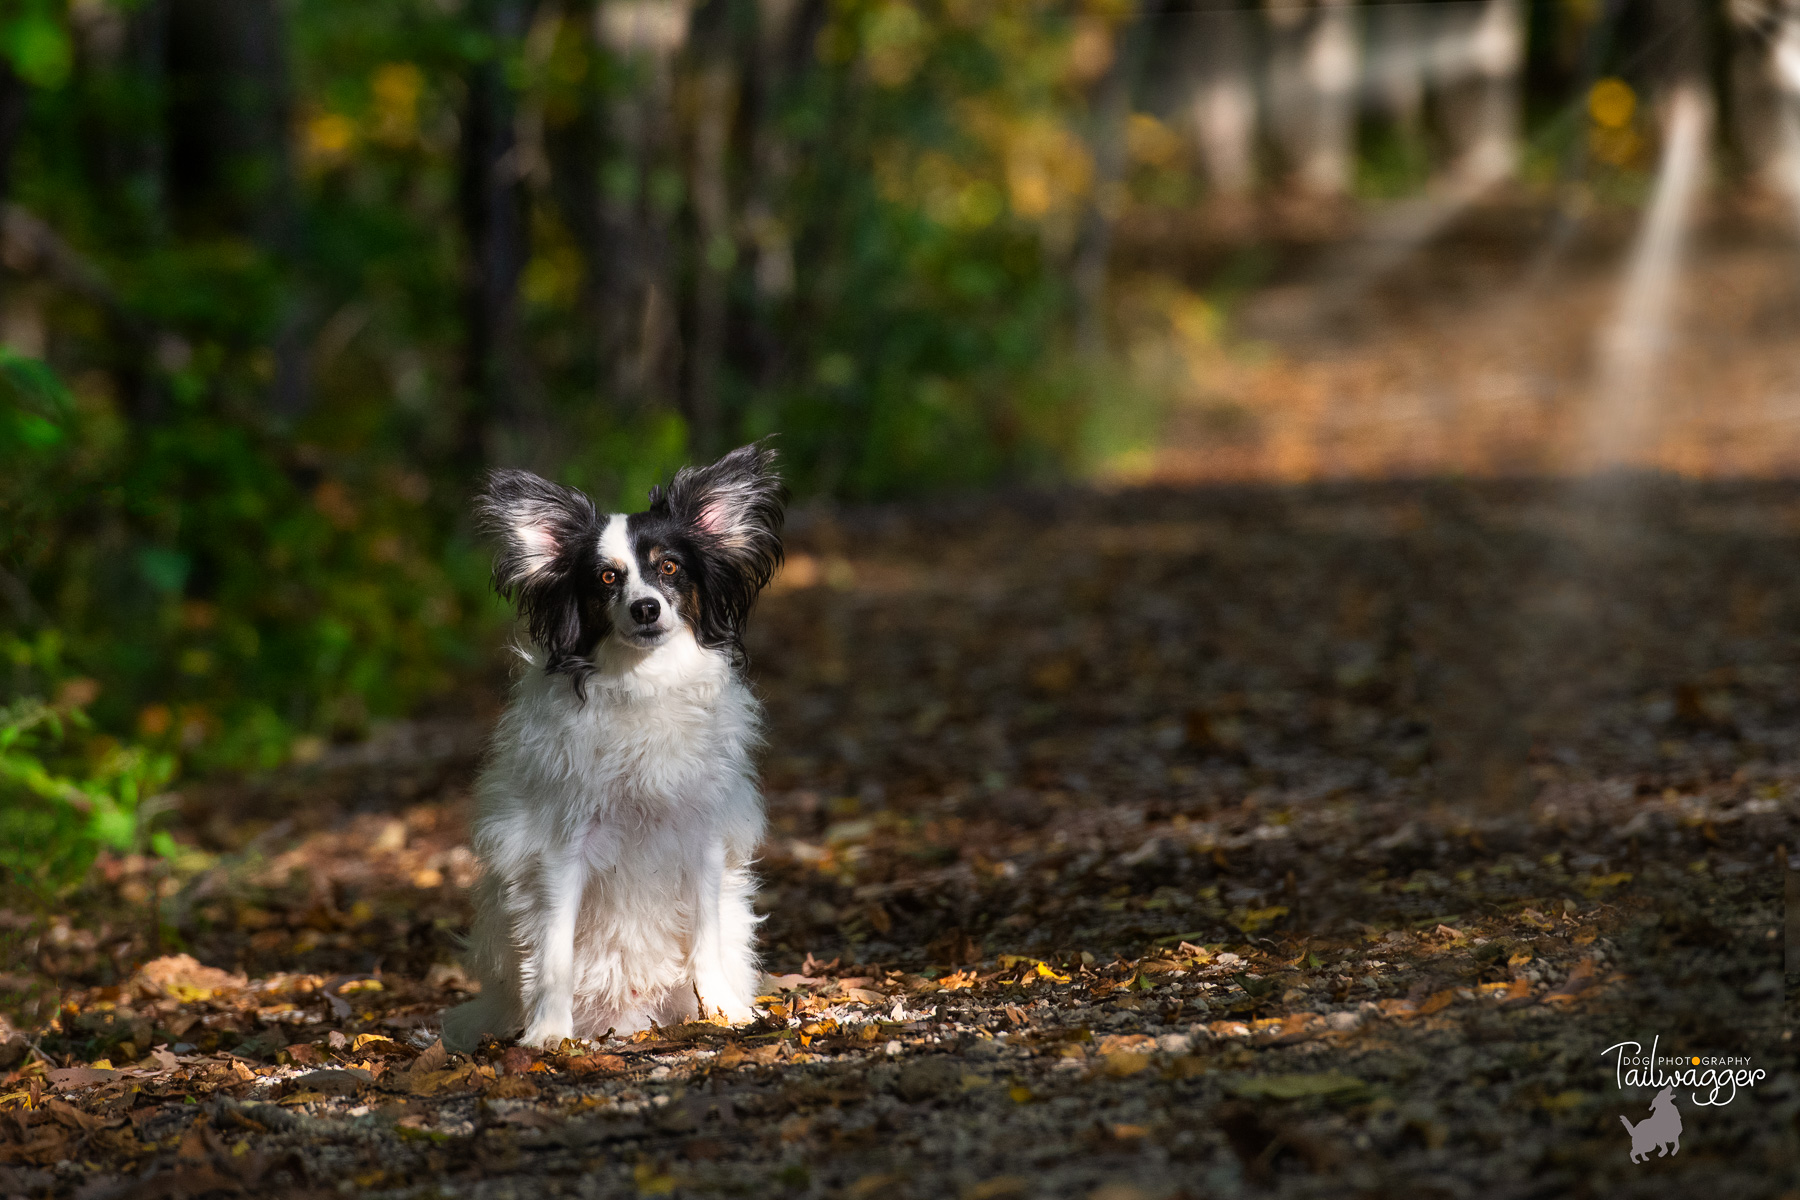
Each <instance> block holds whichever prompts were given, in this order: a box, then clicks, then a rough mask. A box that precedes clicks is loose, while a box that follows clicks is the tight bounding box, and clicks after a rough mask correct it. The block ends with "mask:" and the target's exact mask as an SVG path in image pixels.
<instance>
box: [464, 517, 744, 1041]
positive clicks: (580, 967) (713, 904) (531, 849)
mask: <svg viewBox="0 0 1800 1200" xmlns="http://www.w3.org/2000/svg"><path fill="white" fill-rule="evenodd" d="M624 527H625V519H624V518H623V517H621V516H614V517H612V518H611V519H610V520H609V521H608V524H607V527H606V530H605V532H604V534H603V535H602V538H601V549H602V553H603V554H605V555H606V557H608V558H609V559H611V560H612V561H613V565H614V566H615V568H616V569H620V570H622V571H624V572H626V573H627V574H628V577H629V578H628V581H627V583H628V586H627V587H625V588H623V589H621V593H622V596H621V599H620V600H619V601H618V604H619V606H620V607H621V608H622V607H623V606H625V605H628V604H629V602H630V601H631V599H633V598H635V597H636V596H639V595H643V594H645V584H646V581H644V580H642V579H641V578H639V577H638V564H637V562H636V560H635V559H634V558H633V557H632V556H631V555H630V554H629V553H628V552H625V553H619V551H620V550H621V549H624V550H626V551H628V547H625V546H624ZM668 607H669V606H667V605H665V610H667V609H668ZM624 616H625V614H624V613H623V612H620V613H618V614H616V619H615V621H614V628H615V629H621V628H629V627H630V625H629V623H628V622H627V621H626V620H624V619H623V618H624ZM663 620H664V623H666V624H667V625H668V626H669V630H668V632H667V634H666V635H665V636H664V638H663V639H662V641H661V642H659V643H658V644H657V645H655V646H654V647H652V648H649V649H641V648H638V647H636V646H633V645H628V644H626V643H625V642H623V641H622V640H621V639H620V637H619V635H618V634H616V633H615V634H613V635H610V636H608V637H607V638H606V639H605V640H604V641H603V642H602V643H601V645H600V647H599V649H598V650H597V651H596V653H595V656H594V661H595V665H596V670H595V672H594V674H593V675H592V676H590V677H589V678H588V680H587V683H586V691H587V699H586V701H585V702H583V701H582V700H580V699H579V698H578V697H577V696H576V694H575V691H574V689H573V688H572V687H571V686H570V682H569V680H568V679H567V678H566V677H563V676H560V675H556V676H553V675H546V674H545V673H544V672H543V671H542V670H541V669H537V668H540V667H541V666H542V660H541V656H540V655H539V654H538V653H537V652H535V651H533V652H529V653H528V657H529V659H530V662H531V666H530V667H528V668H527V669H526V671H525V672H524V674H523V675H522V677H521V678H520V679H519V681H518V683H517V685H516V686H515V688H514V691H513V696H512V702H511V704H510V705H509V706H508V708H507V711H506V714H505V715H504V716H503V717H502V718H501V720H500V724H499V728H498V730H497V731H496V733H495V735H494V742H493V747H492V757H491V759H490V761H489V763H488V765H487V767H486V768H485V770H484V771H483V772H482V775H481V778H480V781H479V782H478V784H477V786H476V796H477V804H478V809H479V814H478V817H477V820H476V823H475V849H476V852H477V854H479V856H480V858H481V860H482V863H483V867H484V875H483V877H482V879H481V882H480V884H479V885H478V887H477V892H476V917H475V923H474V927H473V930H472V932H471V935H470V942H469V959H470V966H471V968H472V969H473V972H474V974H475V975H476V977H477V978H478V979H479V980H480V981H481V994H480V996H479V997H478V998H476V999H475V1000H473V1001H471V1002H469V1003H467V1004H464V1005H462V1006H460V1007H458V1008H455V1009H453V1010H451V1011H450V1012H449V1013H447V1014H445V1018H444V1044H445V1045H446V1047H448V1048H450V1049H452V1050H468V1049H472V1048H473V1047H474V1046H475V1045H476V1044H477V1043H478V1042H479V1041H480V1039H481V1038H482V1037H483V1036H484V1035H490V1034H491V1035H494V1036H497V1037H506V1036H509V1035H511V1034H514V1033H519V1034H520V1037H519V1040H520V1041H521V1042H523V1043H524V1044H526V1045H530V1046H538V1047H555V1046H557V1045H559V1044H560V1043H561V1042H562V1040H563V1039H564V1038H568V1037H599V1036H602V1035H604V1034H605V1033H606V1032H607V1031H608V1030H612V1031H614V1032H617V1033H620V1034H624V1033H631V1032H635V1031H637V1030H640V1029H644V1028H647V1027H648V1026H649V1025H650V1023H651V1022H652V1021H655V1022H657V1023H659V1024H667V1023H669V1022H672V1021H679V1020H685V1019H689V1018H691V1017H693V1016H695V1015H696V1013H697V1012H698V1011H700V1006H701V1005H703V1006H704V1014H705V1015H707V1016H713V1015H715V1014H718V1013H723V1015H724V1016H725V1017H726V1018H727V1019H729V1020H731V1021H733V1022H741V1021H747V1020H749V1019H750V1018H751V1016H752V1013H751V1003H752V1001H753V1000H754V998H755V994H756V993H755V985H756V980H757V965H756V959H755V954H754V950H753V944H752V942H753V934H754V929H755V925H756V917H755V915H754V913H753V911H752V908H751V897H752V895H753V893H754V890H755V881H754V879H753V877H752V875H751V871H750V866H751V862H752V859H753V857H754V854H755V851H756V847H757V845H758V843H759V842H760V841H761V840H762V834H763V811H762V799H761V796H760V795H759V793H758V791H757V787H756V781H755V775H754V771H753V768H752V764H751V760H750V755H751V751H752V750H753V748H754V747H755V745H756V744H757V742H758V740H759V736H760V732H759V730H760V714H759V710H758V708H757V704H756V701H755V698H754V697H753V696H752V695H751V694H750V691H749V689H748V688H747V687H746V686H745V685H744V684H743V682H742V681H741V680H740V679H739V678H738V674H737V671H736V669H735V668H734V667H733V665H732V663H731V660H730V658H729V657H728V656H727V654H726V653H725V652H724V651H720V650H708V649H705V648H703V647H702V646H700V644H699V643H698V642H697V641H696V640H695V639H694V635H693V633H692V631H691V630H689V629H688V628H687V626H686V624H685V623H683V622H681V621H680V620H679V618H678V617H677V616H676V615H675V614H674V613H673V612H666V615H665V617H664V619H663ZM521 1031H522V1032H521Z"/></svg>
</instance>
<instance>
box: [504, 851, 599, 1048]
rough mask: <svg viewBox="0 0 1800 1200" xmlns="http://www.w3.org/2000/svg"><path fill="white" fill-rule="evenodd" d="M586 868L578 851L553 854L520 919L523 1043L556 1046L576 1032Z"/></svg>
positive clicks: (517, 927) (540, 875) (521, 1040)
mask: <svg viewBox="0 0 1800 1200" xmlns="http://www.w3.org/2000/svg"><path fill="white" fill-rule="evenodd" d="M586 870H587V868H586V864H585V863H584V862H583V861H582V859H581V857H580V855H578V854H572V853H571V854H568V855H565V856H562V857H560V858H547V859H546V861H545V862H544V863H543V865H542V867H541V868H540V872H541V873H540V874H539V877H538V881H537V882H538V887H537V888H536V890H535V894H534V895H532V897H531V902H530V903H528V904H526V905H524V906H523V907H522V911H520V912H519V915H518V919H517V920H516V921H515V924H514V930H515V933H516V936H517V938H518V941H519V945H520V949H521V955H520V963H519V967H520V970H519V977H520V980H519V981H520V1000H521V1002H522V1003H521V1008H522V1009H523V1010H524V1014H525V1032H524V1033H522V1034H520V1035H519V1042H520V1044H521V1045H526V1046H536V1047H539V1048H542V1049H547V1050H549V1049H555V1048H556V1047H557V1046H560V1045H561V1044H562V1041H563V1039H564V1038H567V1037H573V1036H574V1033H575V923H576V920H577V918H578V917H579V915H580V912H581V892H582V887H583V884H584V883H585V881H586Z"/></svg>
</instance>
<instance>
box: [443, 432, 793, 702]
mask: <svg viewBox="0 0 1800 1200" xmlns="http://www.w3.org/2000/svg"><path fill="white" fill-rule="evenodd" d="M786 503H787V489H786V488H785V487H784V486H783V485H782V482H781V479H780V477H779V476H778V475H777V474H776V473H775V452H774V451H773V450H772V449H770V448H768V447H767V446H766V445H764V444H761V443H758V444H756V445H751V446H744V447H742V448H740V449H737V450H733V451H732V452H731V453H730V454H727V455H726V456H725V457H724V458H721V459H720V460H719V461H718V462H716V463H713V464H712V465H711V466H706V467H684V468H683V469H682V470H680V471H677V472H676V473H675V477H674V478H673V479H671V480H670V481H669V485H668V486H667V487H666V488H652V489H651V491H650V507H649V508H648V509H647V510H645V511H644V512H639V513H631V514H629V515H627V514H624V513H611V514H604V513H601V512H599V511H598V510H597V509H595V507H594V504H593V501H591V500H589V499H588V498H587V497H586V496H584V495H582V494H581V493H580V492H578V491H575V490H574V489H572V488H566V487H561V486H559V485H557V484H554V483H550V482H548V481H547V480H543V479H540V478H538V477H537V476H536V475H533V474H531V473H529V472H527V471H495V472H494V473H493V474H491V475H490V476H489V477H488V483H487V490H486V492H485V493H484V494H483V495H482V497H481V499H480V500H479V501H478V502H477V504H476V513H477V515H478V516H479V518H480V520H481V524H482V526H483V528H484V529H486V530H488V531H490V532H493V533H495V534H498V535H499V537H500V538H501V540H502V543H503V545H502V548H501V550H500V553H499V555H498V557H496V559H495V560H494V587H495V588H496V589H497V590H498V591H499V592H500V594H501V595H503V596H505V597H506V598H507V599H509V600H512V601H514V602H515V603H516V604H517V605H518V609H519V615H520V616H521V617H523V618H524V620H525V626H526V630H527V632H528V633H529V635H530V637H531V640H532V641H533V642H535V643H536V644H537V645H538V646H539V647H540V648H541V649H542V650H543V652H544V669H545V670H546V671H549V672H552V673H560V674H566V675H568V676H570V677H571V678H572V679H573V681H574V684H575V690H576V692H577V693H578V694H579V693H582V692H583V690H584V689H583V685H584V683H585V681H586V679H587V676H588V674H589V673H591V672H592V670H593V664H594V657H595V655H596V653H597V652H598V651H599V650H600V649H601V647H602V645H603V644H605V643H607V642H608V641H609V640H610V641H611V642H613V643H616V644H617V645H618V646H620V647H624V648H629V649H631V650H636V651H640V652H644V653H649V652H652V651H654V650H655V649H656V648H657V647H659V646H661V645H663V644H664V643H666V642H667V641H668V640H669V639H670V637H671V636H673V635H674V634H676V632H677V631H678V630H680V629H682V628H685V629H686V630H687V631H688V632H689V633H691V634H692V635H693V637H694V640H695V641H696V642H698V643H699V644H700V645H701V646H704V647H706V648H708V649H711V650H721V651H724V652H725V653H727V654H730V655H732V656H733V657H734V658H735V657H737V656H739V655H740V654H741V653H742V639H743V631H744V621H745V618H746V617H748V616H749V614H750V606H751V605H752V604H753V603H755V601H756V595H757V593H758V592H760V591H761V590H762V589H763V587H764V586H765V585H766V584H767V583H768V582H769V579H770V578H771V577H772V576H773V575H774V574H775V569H776V568H777V567H779V566H780V565H781V522H782V515H783V512H784V511H785V507H786Z"/></svg>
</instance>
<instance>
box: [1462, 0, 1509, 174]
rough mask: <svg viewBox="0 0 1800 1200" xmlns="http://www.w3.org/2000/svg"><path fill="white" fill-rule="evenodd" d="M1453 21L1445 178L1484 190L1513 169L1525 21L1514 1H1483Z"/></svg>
mask: <svg viewBox="0 0 1800 1200" xmlns="http://www.w3.org/2000/svg"><path fill="white" fill-rule="evenodd" d="M1455 19H1456V21H1457V23H1458V24H1459V25H1461V28H1460V29H1459V30H1458V32H1457V42H1458V45H1457V47H1456V52H1455V54H1454V55H1453V56H1450V57H1451V59H1452V61H1453V62H1454V64H1455V66H1454V72H1455V75H1454V78H1451V79H1446V81H1445V83H1446V92H1447V93H1448V94H1447V97H1446V105H1445V112H1446V116H1447V118H1448V124H1449V125H1450V127H1451V128H1450V140H1451V143H1452V144H1453V145H1454V146H1455V147H1456V149H1455V151H1454V159H1453V161H1452V164H1451V168H1450V173H1451V176H1452V178H1453V179H1454V180H1455V181H1456V182H1457V183H1459V184H1462V185H1465V186H1470V187H1486V186H1487V185H1489V184H1491V183H1495V182H1498V181H1499V180H1502V179H1506V178H1509V177H1511V176H1512V174H1513V173H1514V172H1515V171H1516V170H1517V169H1518V162H1519V126H1520V115H1521V114H1520V111H1519V109H1520V95H1519V87H1520V77H1521V73H1522V72H1523V70H1524V66H1525V18H1524V13H1523V11H1522V9H1521V8H1520V5H1519V3H1518V0H1483V3H1482V6H1481V8H1480V9H1478V10H1476V11H1475V12H1473V13H1472V14H1469V15H1467V16H1462V15H1460V14H1459V15H1458V17H1457V18H1455ZM1465 22H1466V23H1465Z"/></svg>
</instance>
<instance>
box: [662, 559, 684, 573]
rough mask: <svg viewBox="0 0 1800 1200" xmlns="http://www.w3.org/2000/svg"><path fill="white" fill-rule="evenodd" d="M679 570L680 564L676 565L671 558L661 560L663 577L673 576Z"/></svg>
mask: <svg viewBox="0 0 1800 1200" xmlns="http://www.w3.org/2000/svg"><path fill="white" fill-rule="evenodd" d="M679 570H681V564H680V563H678V562H676V561H675V560H674V559H672V558H665V559H663V561H662V573H663V574H664V575H673V574H674V573H675V572H677V571H679Z"/></svg>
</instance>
